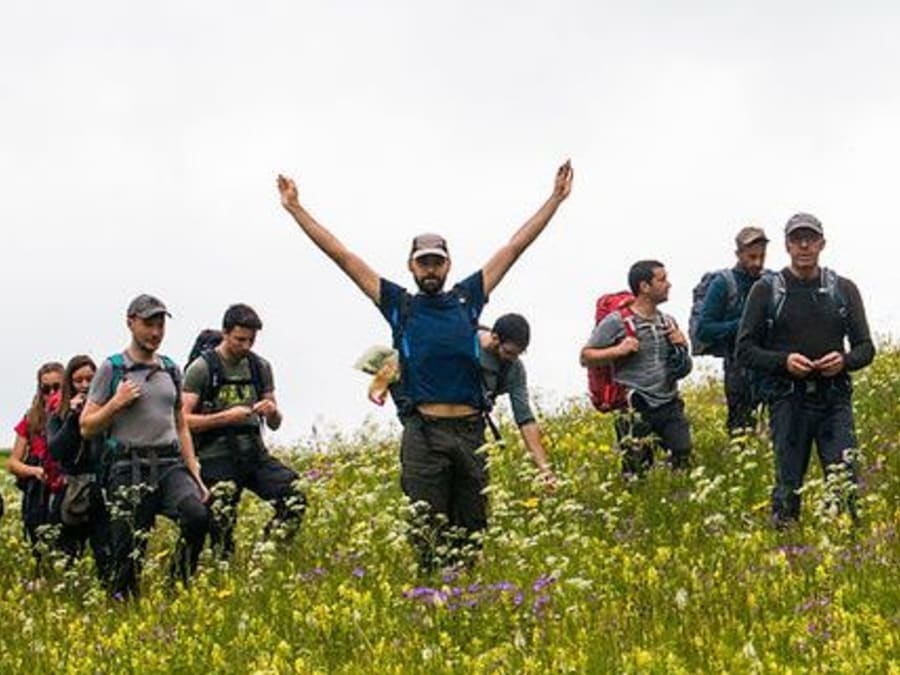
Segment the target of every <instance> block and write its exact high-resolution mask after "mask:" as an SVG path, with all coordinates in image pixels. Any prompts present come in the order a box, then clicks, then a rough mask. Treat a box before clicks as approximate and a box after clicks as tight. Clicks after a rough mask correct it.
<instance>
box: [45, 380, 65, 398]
mask: <svg viewBox="0 0 900 675" xmlns="http://www.w3.org/2000/svg"><path fill="white" fill-rule="evenodd" d="M61 386H62V385H61V384H60V383H59V382H54V383H53V384H42V385H41V393H42V394H43V395H44V396H47V395H49V394H55V393H56V392H58V391H59V389H60V387H61Z"/></svg>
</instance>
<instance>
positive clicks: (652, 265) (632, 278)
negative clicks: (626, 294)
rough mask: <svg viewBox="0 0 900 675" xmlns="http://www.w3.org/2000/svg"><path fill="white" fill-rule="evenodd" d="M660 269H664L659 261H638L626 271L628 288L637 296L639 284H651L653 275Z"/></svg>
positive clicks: (639, 288)
mask: <svg viewBox="0 0 900 675" xmlns="http://www.w3.org/2000/svg"><path fill="white" fill-rule="evenodd" d="M661 267H665V265H663V264H662V263H661V262H659V260H638V261H637V262H636V263H634V265H632V266H631V269H630V270H628V287H629V288H630V289H631V292H632V293H634V294H635V295H637V294H638V293H639V292H640V290H641V282H642V281H646V282H647V283H648V284H649V283H652V282H653V274H654V273H655V272H656V270H658V269H659V268H661Z"/></svg>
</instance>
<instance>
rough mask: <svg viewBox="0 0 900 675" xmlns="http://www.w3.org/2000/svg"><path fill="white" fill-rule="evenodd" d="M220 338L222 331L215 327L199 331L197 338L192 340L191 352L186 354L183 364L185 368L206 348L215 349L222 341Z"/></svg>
mask: <svg viewBox="0 0 900 675" xmlns="http://www.w3.org/2000/svg"><path fill="white" fill-rule="evenodd" d="M222 338H223V336H222V331H220V330H216V329H215V328H206V329H204V330H202V331H200V334H199V335H198V336H197V339H196V340H194V345H193V346H192V347H191V353H190V354H189V355H188V360H187V362H186V363H185V364H184V367H185V369H187V367H188V366H189V365H191V364H192V363H193V362H194V361H196V360H197V358H198V357H199V356H200V355H201V354H202V353H203V352H205V351H206V350H207V349H215V348H216V347H218V346H219V345H220V344H221V343H222Z"/></svg>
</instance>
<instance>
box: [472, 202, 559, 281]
mask: <svg viewBox="0 0 900 675" xmlns="http://www.w3.org/2000/svg"><path fill="white" fill-rule="evenodd" d="M561 203H562V199H560V198H558V197H556V196H551V197H550V198H549V199H548V200H547V201H546V202H544V204H543V206H541V208H539V209H538V210H537V213H535V214H534V215H533V216H532V217H531V218H529V219H528V220H527V221H526V222H525V224H524V225H522V227H520V228H519V229H518V230H517V231H516V233H515V234H514V235H513V236H512V238H511V239H510V240H509V242H508V243H507V244H506V245H505V246H503V248H501V249H500V250H499V251H497V253H495V254H494V256H493V257H492V258H491V259H490V260H489V261H488V262H487V264H486V265H485V266H484V270H483V274H484V290H485V293H487V294H490V292H491V291H493V290H494V288H495V287H496V286H497V284H498V283H500V280H501V279H503V277H504V276H505V275H506V273H507V272H508V271H509V268H510V267H512V266H513V264H514V263H515V262H516V260H518V259H519V257H520V256H521V255H522V254H523V253H524V252H525V249H527V248H528V247H529V246H531V244H532V243H533V242H534V240H535V239H537V237H538V235H540V233H541V232H543V231H544V228H545V227H547V223H549V222H550V219H551V218H552V217H553V214H554V213H556V210H557V209H558V208H559V205H560V204H561Z"/></svg>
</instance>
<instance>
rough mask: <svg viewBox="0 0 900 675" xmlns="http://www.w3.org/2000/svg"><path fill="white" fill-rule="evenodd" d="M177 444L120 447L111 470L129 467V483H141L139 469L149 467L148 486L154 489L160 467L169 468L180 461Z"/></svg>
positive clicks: (157, 481)
mask: <svg viewBox="0 0 900 675" xmlns="http://www.w3.org/2000/svg"><path fill="white" fill-rule="evenodd" d="M178 450H179V448H178V443H176V442H172V443H165V444H162V445H121V446H119V448H118V449H117V450H116V455H117V458H116V459H115V460H114V461H113V463H112V468H113V469H116V468H119V467H124V466H130V467H131V483H132V485H137V484H138V483H141V482H142V481H141V468H142V467H149V469H150V476H149V479H150V481H149V482H150V485H152V486H153V487H156V486H157V484H158V483H159V474H160V472H159V468H160V466H166V467H171V466H173V465H175V464H177V463H178V462H180V461H181V455H180V454H179V452H178Z"/></svg>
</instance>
